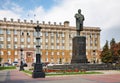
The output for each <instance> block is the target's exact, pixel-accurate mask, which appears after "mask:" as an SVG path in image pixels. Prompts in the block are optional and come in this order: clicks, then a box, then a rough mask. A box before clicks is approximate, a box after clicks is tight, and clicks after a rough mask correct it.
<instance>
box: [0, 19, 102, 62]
mask: <svg viewBox="0 0 120 83" xmlns="http://www.w3.org/2000/svg"><path fill="white" fill-rule="evenodd" d="M37 24H39V26H40V27H41V28H42V29H41V41H40V43H41V60H42V62H49V63H53V64H69V63H71V58H72V38H73V37H74V36H76V28H75V27H74V26H70V25H69V22H68V21H65V22H64V23H63V24H62V23H59V24H57V23H56V22H54V23H53V24H51V23H50V22H48V23H45V22H44V21H43V22H42V23H39V21H37V22H36V23H33V21H32V20H30V22H27V21H26V20H24V21H23V22H22V21H21V20H20V19H18V20H17V21H14V20H13V19H11V20H10V21H8V20H7V19H6V18H4V19H3V20H0V57H2V63H5V62H9V63H12V62H14V61H18V62H19V61H20V59H21V52H20V48H22V49H23V59H24V62H26V63H33V62H35V41H36V32H35V30H34V27H36V26H37ZM100 31H101V30H100V28H99V27H84V29H83V31H82V32H81V33H80V34H81V36H85V37H86V56H87V59H88V61H89V62H90V63H93V62H95V63H98V62H100V57H99V55H100Z"/></svg>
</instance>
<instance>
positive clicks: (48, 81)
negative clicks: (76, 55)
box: [0, 70, 120, 83]
mask: <svg viewBox="0 0 120 83" xmlns="http://www.w3.org/2000/svg"><path fill="white" fill-rule="evenodd" d="M102 72H103V71H102ZM104 72H105V74H99V75H98V74H94V75H74V76H52V77H46V78H36V79H33V78H32V77H31V76H29V75H27V74H25V73H23V72H21V71H18V70H3V71H0V83H120V71H104Z"/></svg>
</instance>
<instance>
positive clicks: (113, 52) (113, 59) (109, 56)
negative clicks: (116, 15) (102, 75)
mask: <svg viewBox="0 0 120 83" xmlns="http://www.w3.org/2000/svg"><path fill="white" fill-rule="evenodd" d="M101 61H102V62H104V63H118V62H120V42H119V43H116V42H115V39H114V38H112V40H111V41H110V48H109V45H108V41H106V44H105V45H104V47H103V51H102V52H101Z"/></svg>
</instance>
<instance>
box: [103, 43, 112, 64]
mask: <svg viewBox="0 0 120 83" xmlns="http://www.w3.org/2000/svg"><path fill="white" fill-rule="evenodd" d="M101 60H102V62H104V63H111V62H112V56H111V52H110V49H109V45H108V41H106V44H105V45H104V47H103V51H102V52H101Z"/></svg>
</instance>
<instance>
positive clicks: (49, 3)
mask: <svg viewBox="0 0 120 83" xmlns="http://www.w3.org/2000/svg"><path fill="white" fill-rule="evenodd" d="M119 4H120V0H0V20H2V19H3V18H4V17H6V18H7V19H8V20H10V19H11V18H13V19H14V20H17V19H21V20H24V19H27V21H30V20H34V22H36V21H37V20H39V21H40V22H42V21H45V22H46V23H48V22H49V21H50V22H51V23H54V22H57V24H59V22H62V23H64V21H69V22H70V26H75V18H74V15H75V13H77V11H78V9H81V10H82V14H83V15H84V17H85V21H84V26H89V27H100V29H101V43H100V44H101V48H102V47H103V46H104V44H105V42H106V40H108V41H109V42H110V41H111V39H112V38H115V40H116V42H120V5H119Z"/></svg>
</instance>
